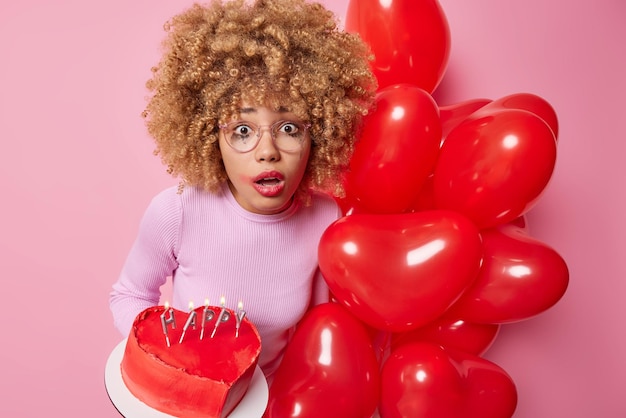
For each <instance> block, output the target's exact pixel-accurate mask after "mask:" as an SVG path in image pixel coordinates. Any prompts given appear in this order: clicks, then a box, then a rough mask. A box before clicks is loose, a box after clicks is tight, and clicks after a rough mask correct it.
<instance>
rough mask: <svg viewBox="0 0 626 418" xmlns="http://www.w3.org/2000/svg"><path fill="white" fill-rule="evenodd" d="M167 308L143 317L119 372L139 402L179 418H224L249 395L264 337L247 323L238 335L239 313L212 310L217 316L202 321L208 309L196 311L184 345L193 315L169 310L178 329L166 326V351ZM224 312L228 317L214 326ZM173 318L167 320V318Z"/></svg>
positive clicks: (138, 320)
mask: <svg viewBox="0 0 626 418" xmlns="http://www.w3.org/2000/svg"><path fill="white" fill-rule="evenodd" d="M165 309H166V308H165V307H164V306H155V307H151V308H148V309H146V310H144V311H143V312H141V313H140V314H139V315H138V316H137V318H136V319H135V322H134V323H133V327H132V329H131V332H130V335H129V337H128V341H127V343H126V348H125V351H124V356H123V358H122V363H121V369H122V378H123V380H124V383H125V384H126V386H127V387H128V390H129V391H130V392H131V393H132V394H133V395H134V396H135V397H136V398H138V399H139V400H141V401H142V402H144V403H145V404H147V405H149V406H150V407H152V408H154V409H157V410H159V411H161V412H164V413H166V414H170V415H174V416H178V417H206V418H218V417H226V416H227V415H228V414H229V413H230V412H232V410H233V409H234V408H235V407H236V406H237V404H238V403H239V402H240V401H241V399H242V398H243V396H244V395H245V393H246V391H247V389H248V386H249V385H250V381H251V379H252V375H253V374H254V370H255V367H256V365H257V362H258V360H259V354H260V353H261V338H260V337H259V333H258V331H257V330H256V327H255V326H254V325H253V324H252V323H251V322H250V321H249V320H248V319H247V318H243V320H242V321H241V322H240V327H239V331H238V334H237V335H238V336H236V323H237V321H236V316H235V312H233V311H231V310H229V309H226V308H220V307H210V309H211V310H212V311H213V312H214V313H215V315H213V318H212V319H211V320H207V321H205V322H204V334H203V335H202V339H201V334H202V325H203V315H204V309H205V308H204V307H199V308H196V309H195V310H194V312H196V317H195V327H193V326H189V327H188V328H187V330H186V332H185V334H184V338H183V340H182V342H180V338H181V334H182V333H183V328H184V326H185V323H186V322H187V320H188V318H189V315H190V312H182V311H179V310H176V309H171V308H169V310H168V313H169V312H171V313H172V314H173V316H174V319H175V323H176V327H175V328H173V327H172V324H171V323H170V324H168V326H167V336H168V338H169V342H170V346H169V347H168V344H167V340H166V336H165V334H164V329H163V324H162V320H161V315H162V314H163V313H164V312H165ZM222 309H225V314H228V315H229V319H228V320H227V321H220V322H219V326H218V328H217V330H215V333H214V335H213V336H211V334H212V333H213V330H214V328H215V324H216V323H217V321H218V320H219V318H220V316H221V315H220V313H221V312H222ZM166 318H169V315H166Z"/></svg>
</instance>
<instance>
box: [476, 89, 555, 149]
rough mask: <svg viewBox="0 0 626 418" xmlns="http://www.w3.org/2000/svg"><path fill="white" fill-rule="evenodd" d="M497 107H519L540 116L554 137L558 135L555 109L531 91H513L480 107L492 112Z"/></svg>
mask: <svg viewBox="0 0 626 418" xmlns="http://www.w3.org/2000/svg"><path fill="white" fill-rule="evenodd" d="M497 109H520V110H526V111H528V112H531V113H533V114H535V115H537V116H538V117H540V118H541V119H542V120H543V121H544V122H545V123H547V124H548V126H549V127H550V129H552V133H553V134H554V138H555V139H557V138H558V137H559V121H558V117H557V114H556V111H555V110H554V108H553V107H552V105H551V104H550V103H548V101H547V100H545V99H544V98H543V97H540V96H537V95H536V94H532V93H514V94H509V95H508V96H504V97H501V98H499V99H497V100H494V101H492V102H491V103H489V104H488V105H487V106H484V107H482V110H483V111H485V112H493V111H494V110H497ZM480 116H481V112H476V113H475V114H474V115H472V117H480Z"/></svg>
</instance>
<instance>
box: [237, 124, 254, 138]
mask: <svg viewBox="0 0 626 418" xmlns="http://www.w3.org/2000/svg"><path fill="white" fill-rule="evenodd" d="M233 133H234V134H235V135H237V136H242V137H245V136H248V135H250V134H251V133H252V128H250V127H249V126H247V125H239V126H237V127H235V129H233Z"/></svg>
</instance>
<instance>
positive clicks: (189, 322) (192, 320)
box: [178, 302, 198, 344]
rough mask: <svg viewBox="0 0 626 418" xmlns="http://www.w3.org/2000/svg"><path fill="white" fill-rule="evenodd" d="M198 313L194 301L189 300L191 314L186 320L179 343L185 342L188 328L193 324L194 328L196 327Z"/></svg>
mask: <svg viewBox="0 0 626 418" xmlns="http://www.w3.org/2000/svg"><path fill="white" fill-rule="evenodd" d="M197 315H198V314H197V313H196V311H194V310H193V302H189V316H188V317H187V322H185V326H184V327H183V333H182V334H181V335H180V340H178V344H181V343H182V342H183V338H185V333H186V332H187V329H188V328H189V327H191V326H193V329H196V316H197Z"/></svg>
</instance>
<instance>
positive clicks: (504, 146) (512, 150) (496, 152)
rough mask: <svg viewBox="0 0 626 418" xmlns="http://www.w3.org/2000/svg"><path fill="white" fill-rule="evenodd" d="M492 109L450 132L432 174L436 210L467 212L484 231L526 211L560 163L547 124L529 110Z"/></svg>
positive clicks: (480, 111)
mask: <svg viewBox="0 0 626 418" xmlns="http://www.w3.org/2000/svg"><path fill="white" fill-rule="evenodd" d="M488 106H490V105H486V106H485V107H483V108H482V109H479V110H478V111H477V112H475V113H474V114H473V115H471V116H470V117H469V118H467V119H466V120H464V121H463V122H461V123H460V124H459V125H457V126H456V127H455V128H454V129H452V131H451V132H450V133H449V134H448V136H447V137H446V139H445V141H444V143H443V146H442V148H441V153H440V155H439V159H438V161H437V166H436V167H435V171H434V175H433V188H434V197H435V204H436V206H437V208H439V209H449V210H455V211H458V212H460V213H463V214H464V215H466V216H467V217H469V218H470V219H471V220H472V221H474V223H475V224H476V225H477V226H478V227H479V228H480V229H484V228H489V227H492V226H495V225H501V224H504V223H506V222H509V221H511V220H513V219H515V218H517V217H519V216H520V215H523V214H524V213H526V212H527V211H528V210H529V209H530V208H531V207H532V206H533V205H534V204H535V203H536V201H537V199H538V198H539V196H540V195H541V193H542V192H543V190H544V189H545V187H546V185H547V184H548V182H549V180H550V177H551V176H552V172H553V170H554V165H555V161H556V141H555V138H554V134H553V132H552V129H551V128H550V127H549V126H548V125H547V124H546V122H544V121H543V120H542V119H541V118H539V117H538V116H536V115H535V114H533V113H531V112H528V111H525V110H519V109H504V110H502V109H499V110H492V111H488V110H485V108H487V107H488ZM475 115H476V116H475Z"/></svg>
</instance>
